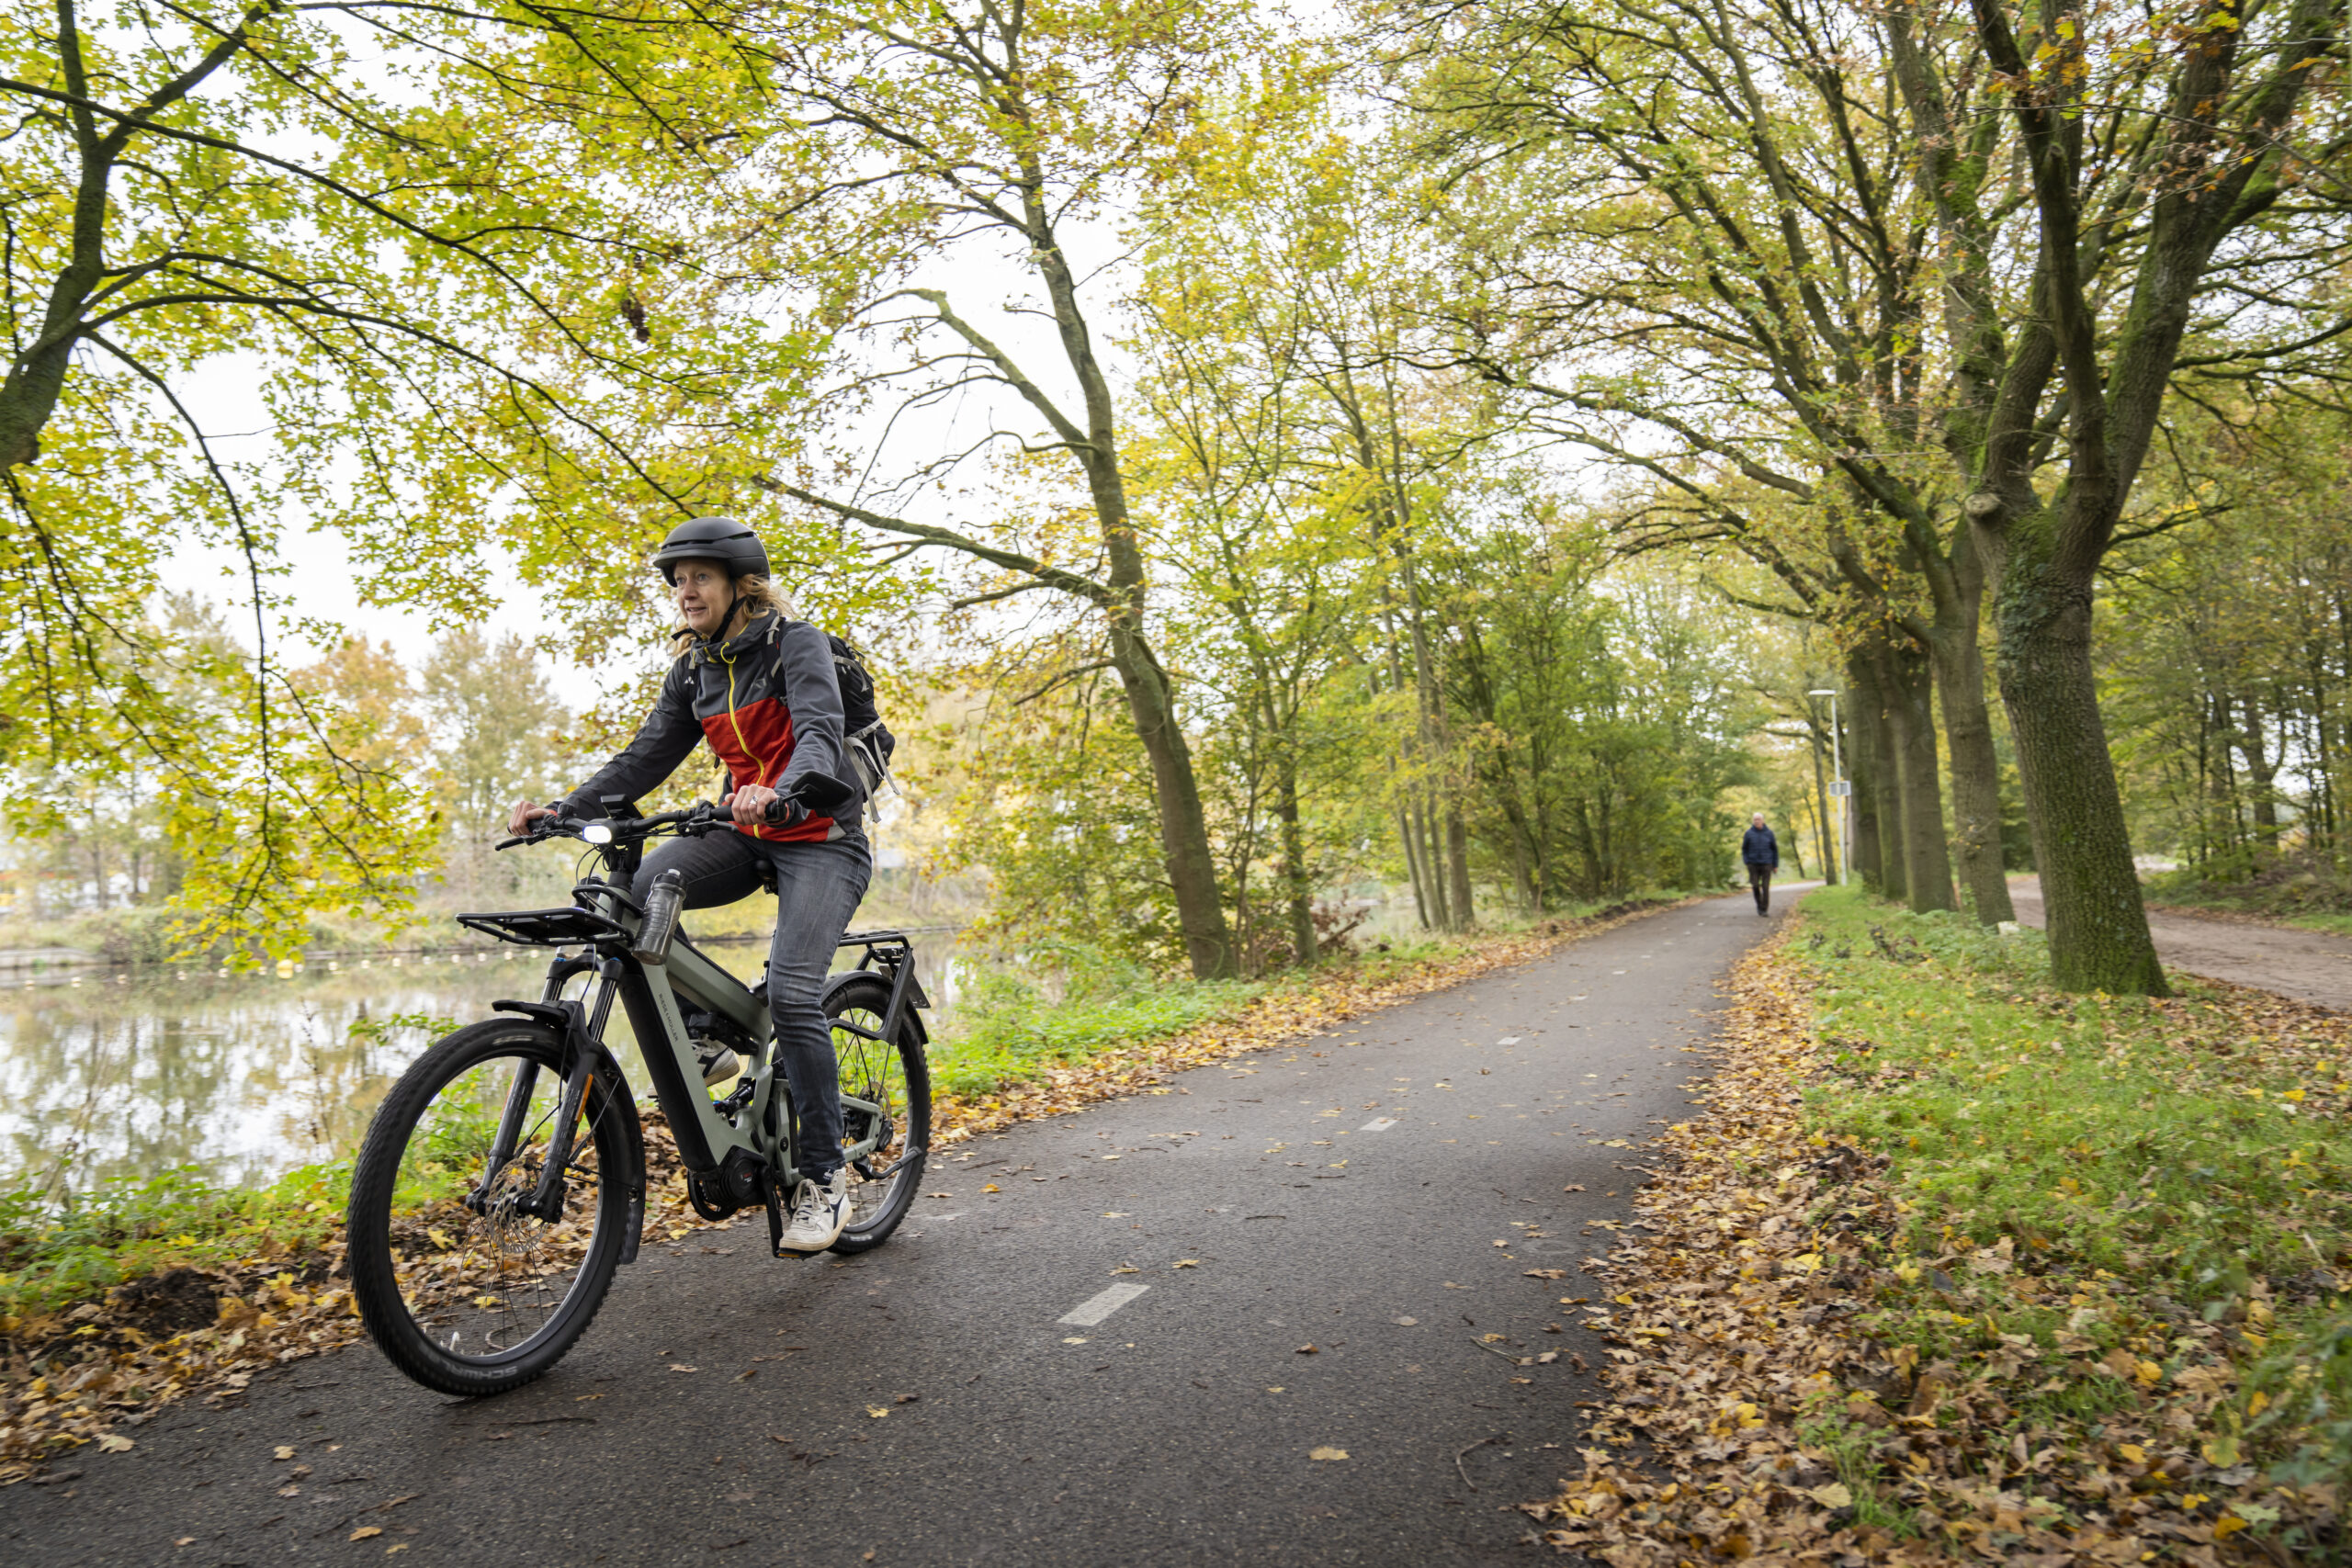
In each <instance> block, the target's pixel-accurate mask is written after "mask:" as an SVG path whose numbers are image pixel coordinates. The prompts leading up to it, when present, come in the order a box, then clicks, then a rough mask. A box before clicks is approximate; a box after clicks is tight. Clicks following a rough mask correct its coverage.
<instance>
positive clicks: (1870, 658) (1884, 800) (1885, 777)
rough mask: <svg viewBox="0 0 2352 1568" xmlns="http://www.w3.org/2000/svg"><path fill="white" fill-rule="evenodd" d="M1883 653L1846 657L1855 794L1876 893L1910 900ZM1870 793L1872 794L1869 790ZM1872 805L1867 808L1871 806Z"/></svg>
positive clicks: (1859, 853)
mask: <svg viewBox="0 0 2352 1568" xmlns="http://www.w3.org/2000/svg"><path fill="white" fill-rule="evenodd" d="M1846 684H1847V685H1848V686H1849V688H1850V689H1851V690H1852V692H1853V694H1854V701H1853V714H1854V720H1853V725H1854V790H1855V800H1856V802H1857V803H1858V806H1859V808H1860V811H1861V813H1862V815H1863V818H1864V819H1865V820H1866V821H1867V822H1868V823H1869V826H1870V829H1871V831H1870V834H1869V839H1868V842H1869V858H1870V859H1871V860H1872V861H1875V862H1876V864H1875V865H1874V866H1872V867H1871V870H1872V871H1875V873H1876V874H1877V881H1876V883H1875V884H1874V885H1873V886H1874V890H1875V891H1876V892H1877V894H1878V895H1879V897H1882V898H1902V897H1907V896H1908V886H1909V884H1908V883H1907V881H1906V880H1905V876H1904V870H1905V865H1904V857H1903V791H1902V789H1901V788H1900V787H1899V784H1898V782H1897V781H1898V766H1899V764H1898V761H1897V758H1896V755H1895V750H1894V736H1893V735H1892V733H1891V727H1890V726H1889V724H1888V723H1887V711H1886V710H1887V702H1888V696H1887V691H1886V687H1887V681H1886V676H1885V671H1884V666H1883V649H1881V648H1880V647H1877V646H1875V645H1867V644H1866V645H1864V646H1863V647H1861V648H1858V649H1855V650H1854V651H1853V652H1851V653H1849V654H1848V655H1847V656H1846ZM1864 790H1868V791H1869V794H1868V795H1863V793H1862V792H1863V791H1864ZM1865 803H1866V804H1865ZM1855 840H1856V841H1855V846H1854V849H1855V857H1856V858H1857V859H1858V860H1859V859H1861V858H1862V857H1863V849H1862V842H1863V840H1862V834H1861V831H1860V827H1859V825H1858V827H1857V829H1856V833H1855Z"/></svg>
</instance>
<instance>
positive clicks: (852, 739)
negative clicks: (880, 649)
mask: <svg viewBox="0 0 2352 1568" xmlns="http://www.w3.org/2000/svg"><path fill="white" fill-rule="evenodd" d="M825 640H826V641H827V642H829V643H831V644H832V646H833V674H834V676H835V678H837V679H838V680H839V681H840V682H841V687H842V741H843V742H844V744H845V745H846V746H847V748H848V750H849V761H850V765H851V766H852V767H854V768H855V769H856V770H857V777H858V783H860V784H864V785H865V799H866V803H867V804H868V805H869V806H872V807H874V811H875V815H876V816H877V817H878V816H880V815H881V807H880V805H879V803H878V800H877V796H878V795H880V794H881V790H882V783H883V781H884V780H885V779H888V777H889V776H890V755H891V753H892V752H894V751H896V750H898V749H899V738H898V737H897V736H895V735H893V734H891V733H890V727H889V726H888V725H887V724H884V723H883V722H882V712H881V710H880V709H879V708H877V707H876V706H875V705H874V676H873V673H872V672H871V671H868V670H867V669H866V668H865V657H864V656H863V655H861V654H860V653H859V652H858V651H857V649H854V648H852V647H851V646H850V645H849V644H848V643H846V642H844V641H842V639H841V638H840V637H835V636H834V635H833V634H832V633H831V632H827V633H825Z"/></svg>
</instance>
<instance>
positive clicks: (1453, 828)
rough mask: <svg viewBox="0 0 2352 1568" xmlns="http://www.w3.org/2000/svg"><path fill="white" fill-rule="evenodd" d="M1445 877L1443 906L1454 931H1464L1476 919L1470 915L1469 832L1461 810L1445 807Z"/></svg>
mask: <svg viewBox="0 0 2352 1568" xmlns="http://www.w3.org/2000/svg"><path fill="white" fill-rule="evenodd" d="M1445 874H1446V876H1447V878H1448V882H1449V886H1448V887H1447V889H1446V894H1447V897H1446V904H1447V906H1448V908H1449V910H1450V912H1451V913H1452V914H1453V929H1454V930H1455V931H1468V930H1469V929H1470V927H1471V925H1472V923H1473V922H1474V921H1475V919H1476V916H1474V915H1473V914H1472V913H1471V912H1470V829H1469V828H1468V826H1467V825H1466V824H1464V822H1463V820H1462V813H1461V811H1460V810H1459V809H1458V808H1456V807H1452V806H1449V807H1446V808H1445Z"/></svg>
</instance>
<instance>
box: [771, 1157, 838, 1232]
mask: <svg viewBox="0 0 2352 1568" xmlns="http://www.w3.org/2000/svg"><path fill="white" fill-rule="evenodd" d="M846 1224H849V1172H848V1171H847V1170H846V1169H843V1170H837V1171H835V1172H833V1174H832V1176H831V1179H827V1180H824V1181H804V1182H802V1183H801V1184H800V1199H799V1201H797V1202H796V1203H794V1204H793V1206H792V1223H791V1224H788V1225H786V1226H785V1227H784V1236H783V1239H781V1240H780V1241H778V1242H777V1243H776V1244H775V1245H776V1249H777V1250H778V1251H780V1252H822V1251H824V1250H825V1248H827V1247H831V1246H832V1245H833V1243H835V1242H837V1241H839V1240H840V1239H841V1235H842V1226H843V1225H846Z"/></svg>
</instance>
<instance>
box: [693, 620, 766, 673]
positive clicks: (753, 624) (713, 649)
mask: <svg viewBox="0 0 2352 1568" xmlns="http://www.w3.org/2000/svg"><path fill="white" fill-rule="evenodd" d="M775 631H776V617H775V611H774V610H762V611H760V612H759V613H758V614H757V615H753V616H752V618H751V619H750V620H748V621H746V622H744V623H743V629H742V630H741V631H740V632H737V633H736V634H735V635H734V636H733V637H729V638H728V639H727V640H726V641H725V642H723V643H714V642H711V641H710V640H708V639H707V638H698V639H696V641H695V660H696V661H697V662H699V661H701V660H705V659H708V658H710V657H712V656H714V655H716V656H717V657H718V658H720V659H726V660H734V659H738V658H741V656H742V655H743V654H744V653H746V652H748V651H749V650H750V649H753V648H755V647H757V646H758V645H759V644H761V643H763V642H765V641H767V640H768V639H769V638H770V637H774V636H775Z"/></svg>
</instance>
